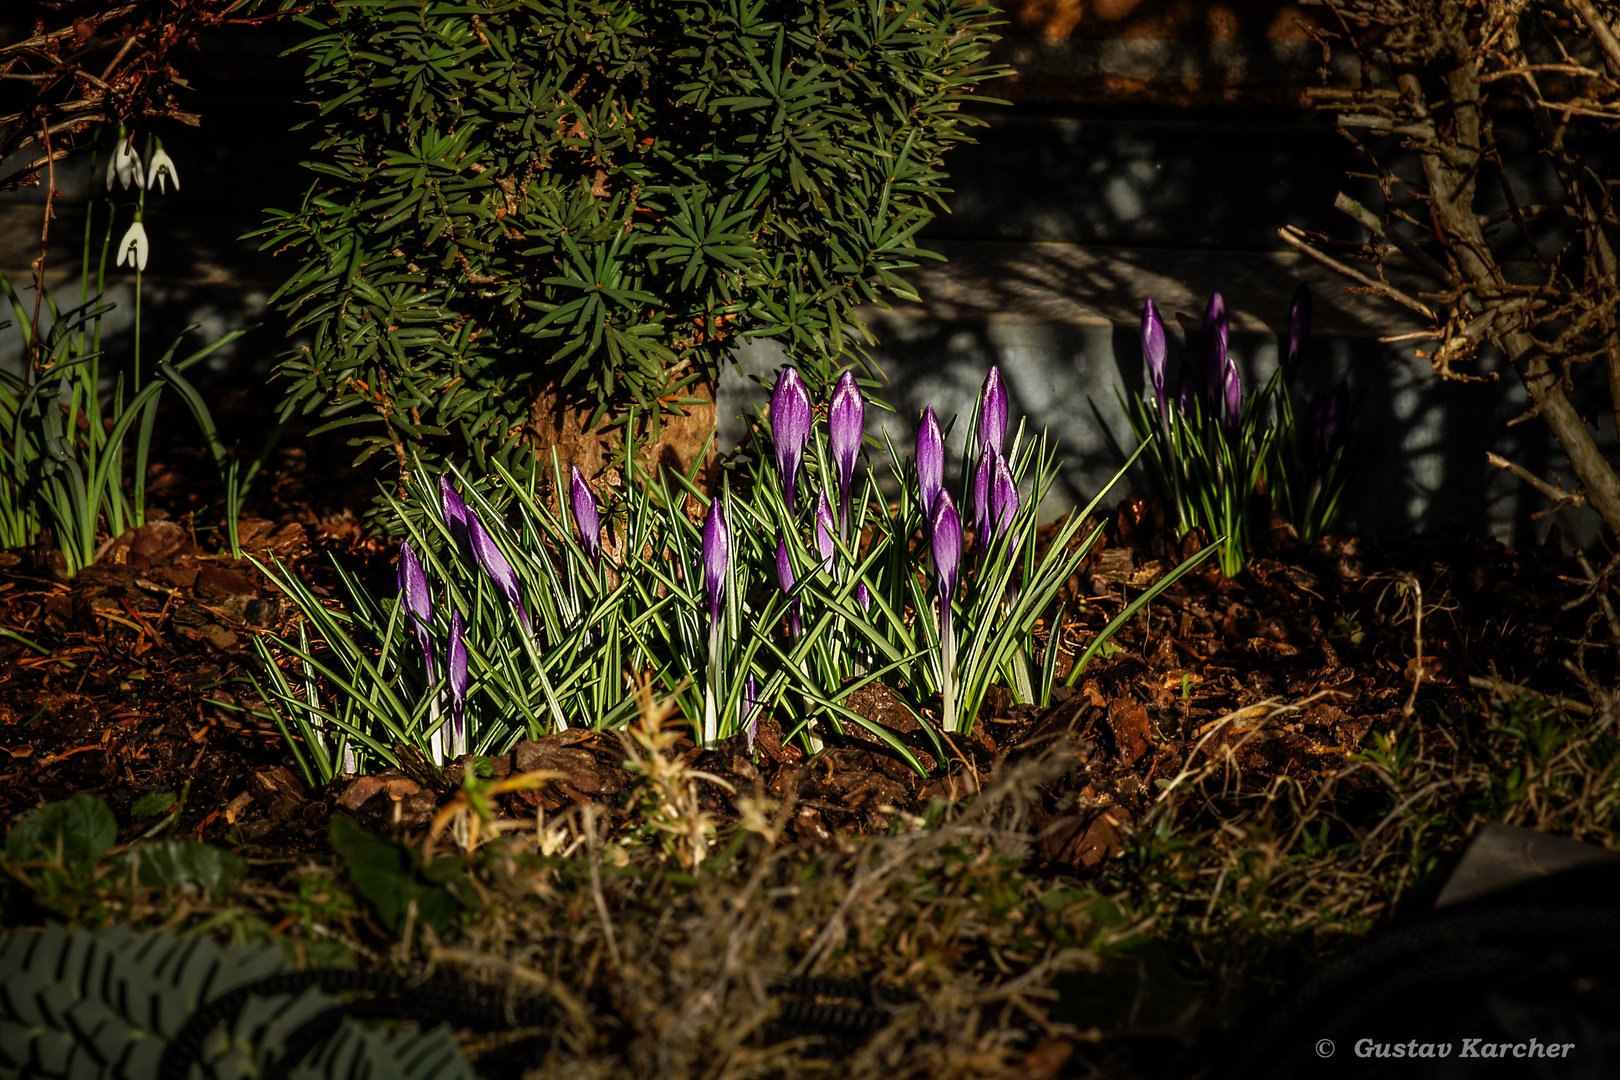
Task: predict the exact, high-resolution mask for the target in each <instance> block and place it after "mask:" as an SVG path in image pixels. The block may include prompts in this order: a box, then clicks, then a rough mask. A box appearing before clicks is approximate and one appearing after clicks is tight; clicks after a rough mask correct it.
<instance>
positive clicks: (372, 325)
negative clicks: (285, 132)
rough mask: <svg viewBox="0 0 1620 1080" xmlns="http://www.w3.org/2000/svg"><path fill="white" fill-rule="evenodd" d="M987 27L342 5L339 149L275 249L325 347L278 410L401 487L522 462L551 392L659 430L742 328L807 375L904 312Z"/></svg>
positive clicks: (335, 134)
mask: <svg viewBox="0 0 1620 1080" xmlns="http://www.w3.org/2000/svg"><path fill="white" fill-rule="evenodd" d="M989 13H990V8H989V7H988V6H987V5H985V4H981V3H978V2H977V0H966V2H963V0H914V2H911V3H906V4H901V3H894V2H890V0H859V2H857V0H828V2H821V3H803V2H768V0H468V2H460V0H457V2H451V0H336V2H334V3H331V4H327V5H323V6H321V7H319V8H317V9H316V11H315V12H314V13H313V14H312V15H311V16H310V17H308V18H306V19H305V22H306V23H307V24H308V25H309V26H310V27H311V28H312V29H313V30H314V31H315V33H314V34H313V35H312V37H311V38H310V39H309V41H307V42H306V43H305V44H304V45H303V46H301V51H302V53H303V54H304V55H305V56H307V57H308V59H309V68H308V78H309V81H310V86H311V88H312V89H313V91H314V92H315V94H316V95H317V96H318V97H319V99H320V101H321V117H320V120H319V121H317V123H318V124H319V125H320V127H321V129H322V130H323V132H324V135H323V137H322V138H321V139H320V141H319V142H318V144H317V151H318V156H317V159H316V160H315V161H313V162H311V163H310V167H311V168H312V169H313V170H314V171H315V172H316V173H317V174H318V178H317V180H316V181H315V183H314V185H313V187H312V188H311V190H310V192H309V194H308V195H307V197H306V198H305V200H304V202H303V205H302V206H301V207H300V208H299V209H297V210H294V211H290V212H287V211H273V212H272V223H271V224H270V226H269V227H267V228H266V229H265V230H264V231H263V233H262V234H261V235H262V236H263V237H264V244H265V246H266V247H275V248H291V249H293V250H294V251H296V253H297V258H298V259H299V260H301V266H300V267H299V268H298V270H297V271H296V272H295V273H294V274H293V276H292V278H291V280H289V281H288V282H287V284H286V285H284V286H283V287H282V289H281V290H280V291H279V292H278V294H277V298H278V300H279V302H280V303H281V304H282V305H283V306H284V307H285V308H286V309H287V310H290V311H292V312H293V313H294V314H295V317H296V320H297V325H298V326H299V327H300V328H301V329H302V330H303V331H304V332H305V333H307V334H308V335H309V339H310V342H311V343H310V345H309V346H308V347H307V348H303V349H300V350H298V351H296V352H294V353H292V354H291V355H290V356H289V357H288V358H287V359H286V361H285V362H284V364H283V365H282V368H281V373H282V375H283V377H284V378H285V379H286V380H287V382H288V389H287V396H286V399H285V401H284V404H283V410H284V414H287V415H290V414H294V413H299V414H307V413H310V412H318V413H319V415H320V416H322V417H324V418H325V419H326V420H327V421H328V424H329V426H332V427H338V426H344V425H356V427H355V428H354V429H353V433H354V440H353V445H355V446H357V447H359V450H360V454H359V456H360V458H361V459H364V458H366V457H369V456H370V455H372V454H374V453H376V452H377V451H379V450H384V451H387V452H388V453H387V457H388V458H389V459H390V460H391V461H392V462H393V463H394V465H396V466H397V467H398V468H399V469H400V470H401V471H403V470H404V469H405V468H406V465H407V462H408V461H410V459H411V455H412V454H413V453H419V454H420V455H421V457H422V459H423V460H424V461H428V462H431V461H433V460H435V458H437V457H438V456H440V455H443V454H446V453H456V454H461V453H466V454H470V455H471V456H472V457H473V459H474V460H476V461H477V462H478V464H479V466H480V467H481V468H486V469H487V468H488V463H489V460H490V459H491V458H494V459H496V460H501V461H502V462H503V463H506V462H508V461H510V458H509V455H510V453H511V450H512V448H513V446H514V444H515V436H516V433H517V432H518V431H520V430H521V428H522V426H523V425H524V424H525V423H526V422H527V420H528V416H529V409H530V406H531V404H532V402H533V401H534V399H535V396H536V394H537V393H538V392H539V391H540V390H542V389H544V388H546V387H549V386H553V385H557V384H559V383H560V385H562V386H563V387H565V388H566V392H567V393H568V394H570V395H572V398H573V399H574V400H576V401H580V402H583V403H586V404H588V405H590V406H592V407H593V409H594V410H595V418H597V419H599V418H600V417H602V416H603V415H604V414H611V415H614V416H620V415H621V414H620V412H619V410H620V409H622V408H623V407H625V406H628V405H631V404H634V405H637V406H639V407H640V408H641V409H642V410H644V412H643V415H652V416H656V415H657V413H658V410H659V409H660V408H664V409H667V408H669V407H670V406H671V405H673V404H674V403H675V402H676V401H677V400H678V399H679V398H680V396H681V394H682V392H683V390H684V388H686V387H688V386H690V384H691V383H693V382H694V381H696V380H700V379H702V378H705V377H709V376H712V375H713V374H714V373H715V372H716V370H717V366H718V364H719V363H720V362H722V361H723V360H724V358H725V357H726V355H727V352H728V350H729V349H730V348H732V347H733V346H734V345H735V344H736V342H737V341H738V340H739V339H741V338H747V337H759V336H770V337H775V338H777V339H779V340H780V341H781V342H782V343H783V344H784V345H785V346H786V347H787V349H788V350H789V353H790V354H791V355H792V356H793V357H794V358H795V359H796V361H797V362H798V363H799V365H800V369H801V371H803V372H804V374H805V375H806V377H807V378H808V379H809V380H810V381H811V382H812V383H814V382H817V381H821V382H826V381H828V380H829V379H830V377H831V376H832V375H834V374H836V370H835V369H834V367H833V363H834V357H836V356H837V355H838V354H839V353H841V352H842V351H843V350H844V349H845V347H846V345H847V344H850V343H851V341H850V339H851V338H852V336H854V335H859V334H860V333H862V332H863V330H864V328H863V327H862V326H861V324H860V323H859V321H858V320H857V319H856V317H855V314H854V307H855V305H857V304H860V303H865V302H882V301H883V299H884V298H885V297H886V296H889V295H898V296H902V297H909V296H910V295H911V294H910V292H909V290H908V288H907V287H906V285H905V284H904V283H903V282H902V281H901V279H900V278H899V277H898V276H896V271H898V270H900V269H901V268H904V267H907V266H912V265H915V263H916V260H917V259H919V258H923V257H937V256H933V255H932V254H931V253H928V252H924V251H922V250H920V249H918V248H916V247H915V246H914V243H913V242H914V237H915V234H916V232H917V230H918V229H920V228H921V227H922V226H923V225H924V224H925V223H926V222H927V221H928V220H929V219H930V218H931V217H932V216H933V214H934V213H935V207H936V206H938V205H941V200H942V197H943V195H944V194H945V192H946V189H945V188H944V187H943V184H944V181H945V174H944V172H943V171H942V169H941V162H942V157H943V154H944V152H945V151H946V150H947V149H948V148H950V147H951V146H952V145H955V144H957V143H961V142H965V141H968V140H967V136H966V134H965V130H964V129H965V128H966V127H967V126H968V125H969V124H970V123H972V122H973V121H972V118H970V117H967V116H964V115H963V114H961V113H960V112H958V107H959V105H960V103H961V101H962V99H963V98H964V97H965V96H966V95H967V94H968V93H969V91H971V89H972V88H973V87H974V86H975V85H976V84H977V83H978V82H980V81H982V80H983V79H985V78H987V77H988V76H990V75H993V74H996V73H997V72H996V71H994V70H992V69H989V68H986V67H983V66H980V67H978V68H972V67H971V65H974V64H976V63H978V62H980V61H982V59H983V57H984V53H985V45H986V44H987V43H988V42H989V41H991V40H993V37H992V36H991V35H989V34H988V32H987V31H988V29H989V27H990V25H991V23H990V22H989Z"/></svg>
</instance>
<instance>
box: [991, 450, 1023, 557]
mask: <svg viewBox="0 0 1620 1080" xmlns="http://www.w3.org/2000/svg"><path fill="white" fill-rule="evenodd" d="M1016 513H1018V482H1017V481H1016V480H1014V479H1013V474H1012V468H1011V467H1010V466H1008V464H1007V459H1006V458H1004V457H999V456H998V457H997V458H996V475H995V478H994V479H992V480H991V482H990V514H991V517H992V518H993V519H994V520H995V527H996V539H997V540H999V539H1001V538H1002V536H1004V535H1005V534H1006V532H1007V526H1009V525H1011V524H1012V519H1013V515H1014V514H1016Z"/></svg>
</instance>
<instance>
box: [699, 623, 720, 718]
mask: <svg viewBox="0 0 1620 1080" xmlns="http://www.w3.org/2000/svg"><path fill="white" fill-rule="evenodd" d="M719 682H720V622H719V620H718V619H717V620H715V621H714V623H713V624H711V625H710V627H709V685H708V686H707V687H705V688H704V691H703V744H702V745H703V749H705V750H713V749H714V748H715V747H716V746H717V745H719V743H720V713H719V710H718V708H717V706H716V704H715V694H716V691H717V690H718V687H719Z"/></svg>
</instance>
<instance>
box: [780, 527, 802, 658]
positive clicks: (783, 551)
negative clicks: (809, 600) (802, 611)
mask: <svg viewBox="0 0 1620 1080" xmlns="http://www.w3.org/2000/svg"><path fill="white" fill-rule="evenodd" d="M794 580H795V579H794V577H793V560H792V559H790V558H788V548H787V541H786V540H778V541H777V542H776V583H777V584H778V585H780V586H781V587H782V591H783V592H784V593H788V594H791V593H792V592H793V583H794ZM788 629H789V630H790V631H791V632H792V634H793V636H794V637H795V638H797V637H798V636H799V635H800V634H801V633H803V632H804V625H803V623H802V622H801V621H800V619H799V601H798V599H797V598H796V597H795V598H793V599H791V600H789V601H788Z"/></svg>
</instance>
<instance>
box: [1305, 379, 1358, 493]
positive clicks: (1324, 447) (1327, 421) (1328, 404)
mask: <svg viewBox="0 0 1620 1080" xmlns="http://www.w3.org/2000/svg"><path fill="white" fill-rule="evenodd" d="M1349 404H1350V394H1349V391H1348V390H1346V389H1345V385H1344V383H1342V382H1341V383H1340V384H1339V385H1338V386H1335V387H1334V388H1333V392H1332V393H1331V394H1328V395H1326V396H1325V397H1321V398H1318V399H1317V402H1316V407H1315V408H1313V409H1312V410H1311V432H1312V435H1313V436H1314V437H1313V439H1312V442H1313V443H1314V445H1315V448H1316V476H1317V479H1318V480H1320V479H1321V478H1322V474H1323V472H1324V471H1325V470H1326V469H1327V463H1328V459H1329V458H1331V457H1332V456H1333V451H1334V450H1336V449H1338V446H1339V430H1340V428H1342V427H1343V426H1344V417H1345V413H1346V412H1347V411H1348V409H1349Z"/></svg>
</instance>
